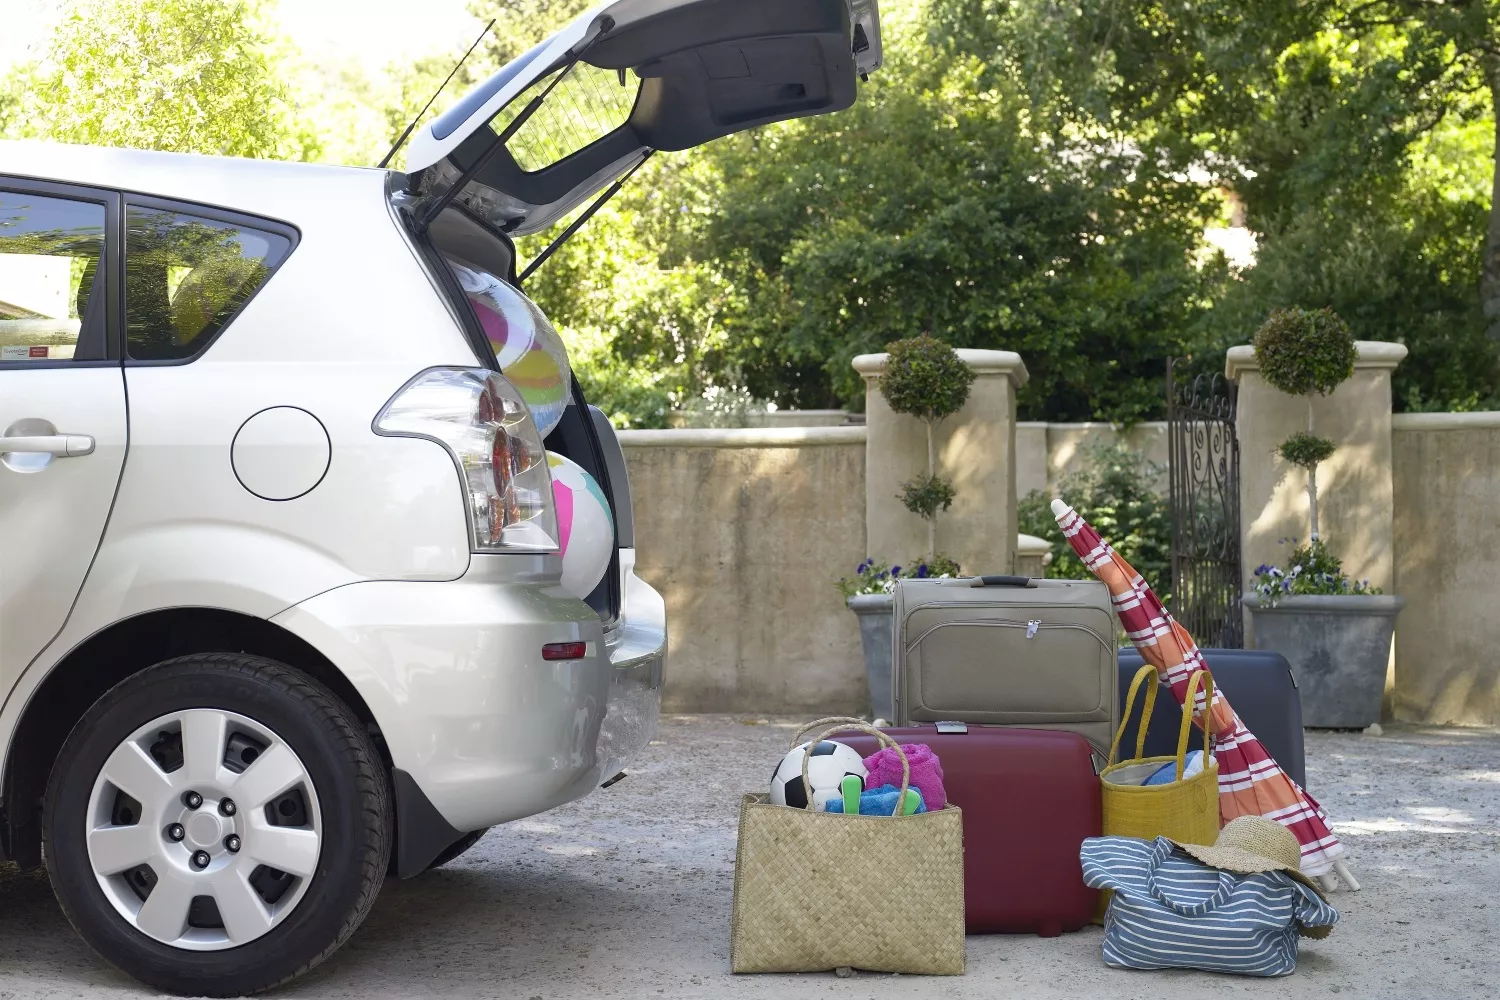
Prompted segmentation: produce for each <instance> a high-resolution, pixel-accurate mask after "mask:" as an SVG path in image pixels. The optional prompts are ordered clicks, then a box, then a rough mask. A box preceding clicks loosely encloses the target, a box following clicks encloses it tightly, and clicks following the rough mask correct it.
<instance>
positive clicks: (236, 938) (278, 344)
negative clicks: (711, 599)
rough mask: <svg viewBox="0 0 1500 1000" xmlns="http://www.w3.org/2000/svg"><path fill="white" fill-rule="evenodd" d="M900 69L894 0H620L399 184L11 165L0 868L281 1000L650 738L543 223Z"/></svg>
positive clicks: (818, 108) (618, 536)
mask: <svg viewBox="0 0 1500 1000" xmlns="http://www.w3.org/2000/svg"><path fill="white" fill-rule="evenodd" d="M879 61H880V44H879V24H878V17H877V13H876V10H875V4H874V2H873V0H756V2H753V3H752V2H746V0H614V2H610V3H605V4H603V5H601V6H600V7H598V8H597V9H595V10H593V11H591V12H590V13H588V14H586V15H585V16H583V17H582V18H580V19H578V20H577V21H576V22H574V23H573V24H571V25H569V26H568V27H567V28H565V29H564V30H563V31H561V32H560V33H558V34H557V35H556V36H554V37H552V38H550V39H547V40H546V41H544V42H542V43H541V44H540V45H538V46H537V47H536V48H534V49H532V50H531V51H530V52H528V53H526V54H525V55H523V56H521V57H520V58H519V59H517V60H515V61H514V62H513V63H511V64H510V65H508V66H506V67H505V68H503V69H502V70H500V71H499V72H498V73H496V74H495V75H494V76H493V77H491V78H490V79H489V80H488V81H486V82H485V83H484V84H482V85H481V86H479V87H478V88H477V89H476V90H474V91H473V92H472V93H470V94H468V95H467V96H465V97H464V98H463V99H462V100H460V101H459V102H458V103H457V104H456V105H455V106H454V107H453V108H452V110H450V111H448V112H447V113H445V114H443V115H441V116H439V117H438V118H436V119H434V120H433V121H431V122H430V123H428V124H426V125H424V126H423V127H422V128H420V129H418V130H416V131H415V133H414V134H413V136H412V139H411V145H410V149H409V154H408V158H407V167H406V170H405V171H404V172H396V171H389V170H384V169H347V168H331V167H320V166H310V165H305V164H288V163H273V162H265V161H252V160H233V159H220V158H210V157H197V156H184V155H172V154H161V153H146V152H134V151H126V150H112V149H95V148H87V147H67V146H56V145H47V144H18V143H0V539H3V542H0V754H3V757H0V852H3V856H4V857H5V858H8V859H10V860H12V861H15V862H17V863H18V864H20V865H21V866H22V867H36V866H38V865H40V864H42V863H43V862H44V861H45V864H46V866H47V868H48V871H49V873H50V876H51V879H52V884H53V886H54V887H55V890H56V892H57V896H58V899H59V901H60V902H61V904H62V907H63V909H64V911H65V912H66V913H67V915H68V917H69V919H70V920H71V921H72V923H73V925H74V926H75V927H76V928H77V929H78V931H79V933H80V934H81V935H82V936H83V937H84V938H85V939H86V940H87V941H88V942H89V944H90V945H92V946H93V947H94V948H95V949H96V950H97V951H98V952H99V953H100V954H102V955H103V956H104V957H105V958H106V959H108V960H109V961H110V962H112V963H114V964H115V965H117V966H119V967H120V968H122V969H124V970H125V971H126V972H128V973H130V974H131V975H134V976H136V977H137V978H139V979H141V980H143V981H145V982H146V983H149V984H150V985H152V986H155V987H157V988H160V989H163V990H167V991H171V992H179V993H193V994H208V995H214V996H227V995H237V994H245V993H253V992H257V991H260V990H265V989H268V988H271V987H274V986H276V985H278V984H280V983H284V982H286V981H288V980H290V979H292V978H294V977H296V976H297V975H299V974H301V973H302V972H304V971H306V970H307V969H309V968H311V967H312V966H313V965H315V964H317V963H318V962H319V961H321V960H322V959H323V958H325V957H327V956H328V955H329V954H331V953H332V952H333V951H334V950H335V949H337V948H338V947H339V945H340V944H342V943H343V941H344V940H345V939H347V938H348V936H349V935H350V934H352V933H353V931H354V930H355V928H356V927H357V926H358V925H359V923H360V921H361V920H362V919H363V918H364V916H365V914H366V912H367V911H368V910H369V908H370V906H371V904H372V903H373V901H374V899H375V896H376V893H377V892H378V890H379V887H380V885H381V882H382V880H383V879H384V878H385V877H386V875H387V874H388V873H390V874H394V875H396V876H398V877H403V878H404V877H410V876H413V875H417V874H419V873H421V872H423V871H425V870H427V869H429V868H431V867H433V866H435V865H440V864H443V863H444V862H446V861H448V860H451V859H452V858H454V857H457V856H458V855H459V854H460V853H462V852H463V851H464V850H466V849H468V848H469V847H470V846H472V845H473V844H474V842H475V841H476V840H478V838H479V836H480V835H481V834H482V833H483V832H484V831H485V830H486V829H487V828H489V827H491V826H494V825H495V824H498V823H504V822H506V821H509V820H513V819H517V818H520V817H524V816H528V815H531V814H534V813H537V812H540V811H543V810H546V809H551V808H553V807H556V806H558V805H560V804H562V803H565V802H568V801H571V800H573V799H576V798H578V797H580V796H582V795H585V794H587V793H588V792H589V791H591V790H593V789H595V788H597V787H599V786H600V785H602V784H608V783H609V781H610V779H611V778H612V777H613V776H616V775H618V774H619V773H620V771H621V769H622V768H623V766H624V764H625V762H626V761H627V760H628V759H630V757H631V755H632V754H634V753H636V752H637V751H639V750H640V749H641V748H642V747H643V746H644V745H645V744H646V743H647V742H648V741H649V740H650V738H651V736H652V734H653V732H654V730H655V726H656V719H657V712H658V708H659V703H660V690H661V682H662V668H663V662H664V659H665V651H666V616H665V610H664V605H663V601H662V598H661V596H660V595H659V594H657V592H656V591H654V590H653V589H652V588H651V587H649V586H648V585H647V584H646V583H644V582H643V581H641V580H640V579H639V578H638V577H637V576H636V574H635V572H634V567H635V549H634V544H635V542H634V530H633V526H632V518H631V499H630V488H629V483H628V481H627V476H626V471H625V464H624V460H623V455H622V453H621V450H620V446H619V443H618V441H617V439H616V436H615V433H614V431H613V430H612V429H611V427H610V425H609V422H608V421H607V420H606V419H605V418H604V416H603V414H602V413H601V412H600V411H599V410H597V409H595V408H593V407H590V406H589V405H588V403H587V401H586V400H585V399H584V398H583V395H582V393H581V392H580V390H579V388H578V384H577V381H576V380H574V379H572V378H571V376H570V375H569V374H568V362H567V359H566V353H565V351H563V350H562V349H561V341H560V339H559V338H558V337H557V335H556V333H555V331H553V330H552V328H551V326H550V324H548V322H547V320H546V317H545V316H543V315H542V314H541V312H540V310H538V309H537V308H536V307H535V305H534V304H532V303H531V302H530V300H528V299H526V298H525V296H524V295H523V294H522V293H521V291H520V289H521V287H522V284H523V278H524V277H525V275H524V274H519V273H518V268H517V260H516V253H515V249H514V244H513V239H514V237H516V236H518V235H523V234H527V233H534V232H539V231H542V230H544V229H546V228H548V227H549V226H551V225H552V224H554V223H555V222H557V221H558V220H560V219H562V218H563V217H564V216H565V215H567V214H568V213H569V212H570V211H572V210H574V209H576V208H578V207H580V206H582V205H583V203H584V202H585V201H586V200H587V199H589V198H590V197H593V196H594V195H596V194H597V193H598V192H599V191H601V190H604V191H605V194H604V197H608V195H609V194H610V193H612V191H613V190H615V189H616V188H617V187H618V184H617V183H616V182H617V181H619V180H621V179H622V178H623V177H625V176H626V175H628V174H629V173H630V172H631V171H633V170H634V169H635V168H636V167H637V166H638V165H639V164H640V163H641V162H642V161H643V160H644V159H645V158H646V157H647V156H648V155H650V154H651V153H652V152H653V151H655V150H681V149H686V148H689V147H692V146H696V145H699V144H701V143H704V142H708V141H710V140H712V139H714V138H716V137H719V136H723V135H728V134H730V133H733V132H736V131H739V130H742V129H745V128H749V127H752V126H755V125H760V124H764V123H767V122H773V121H779V120H784V119H789V118H795V117H800V116H806V115H814V114H821V113H825V112H831V111H836V110H839V109H841V108H844V107H847V106H848V105H849V104H850V103H852V102H853V100H854V98H855V91H856V86H857V84H856V80H857V78H858V77H859V76H860V75H861V74H863V73H867V72H869V71H871V70H873V69H875V68H876V67H877V66H878V65H879ZM631 76H633V79H631V78H630V77H631ZM586 214H587V213H586ZM565 235H566V234H565ZM544 258H545V255H543V259H544ZM518 331H519V332H524V333H525V335H526V337H525V343H524V344H521V345H520V347H518V346H517V345H518V343H519V341H518V339H517V338H518V336H519V333H518ZM591 503H593V504H596V506H594V507H593V508H589V505H590V504H591ZM586 508H588V509H592V511H593V514H594V517H593V519H592V520H589V518H588V517H587V516H586V513H587V511H586Z"/></svg>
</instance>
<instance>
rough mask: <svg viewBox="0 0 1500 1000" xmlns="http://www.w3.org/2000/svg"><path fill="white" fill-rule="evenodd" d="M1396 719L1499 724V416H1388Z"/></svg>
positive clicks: (1459, 414) (1393, 699) (1496, 414)
mask: <svg viewBox="0 0 1500 1000" xmlns="http://www.w3.org/2000/svg"><path fill="white" fill-rule="evenodd" d="M1392 462H1393V466H1392V472H1393V475H1392V479H1393V481H1394V486H1395V589H1394V592H1395V593H1398V594H1401V595H1402V596H1404V597H1405V598H1406V601H1407V604H1406V609H1405V610H1404V611H1402V612H1401V616H1400V617H1399V618H1398V619H1396V677H1395V689H1394V691H1393V692H1392V708H1393V710H1394V713H1395V715H1396V717H1397V718H1400V719H1408V720H1412V721H1417V722H1426V723H1459V724H1465V725H1489V726H1494V725H1500V614H1496V612H1495V598H1496V594H1497V593H1500V573H1497V570H1500V413H1413V414H1399V415H1397V416H1395V417H1393V418H1392Z"/></svg>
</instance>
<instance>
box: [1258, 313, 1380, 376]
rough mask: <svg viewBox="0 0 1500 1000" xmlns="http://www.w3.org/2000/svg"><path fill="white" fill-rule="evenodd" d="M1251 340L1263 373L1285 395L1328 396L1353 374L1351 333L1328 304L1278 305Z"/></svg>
mask: <svg viewBox="0 0 1500 1000" xmlns="http://www.w3.org/2000/svg"><path fill="white" fill-rule="evenodd" d="M1254 343H1255V360H1256V362H1257V363H1258V364H1259V365H1260V372H1261V375H1263V376H1264V377H1265V380H1266V381H1267V382H1269V383H1270V384H1271V386H1272V387H1273V388H1276V389H1280V390H1281V391H1282V392H1284V393H1286V394H1287V395H1289V396H1305V395H1309V394H1311V393H1318V394H1319V395H1322V396H1326V395H1328V394H1329V393H1330V392H1332V391H1333V390H1334V389H1335V388H1337V387H1338V385H1339V383H1340V382H1342V381H1344V380H1345V379H1346V378H1348V377H1349V376H1350V375H1353V374H1354V361H1355V357H1356V351H1355V347H1354V334H1353V333H1351V332H1350V330H1349V324H1348V323H1345V322H1344V321H1343V319H1342V318H1340V317H1339V315H1338V313H1336V312H1334V311H1333V310H1332V309H1299V308H1291V309H1277V310H1275V311H1273V312H1272V313H1271V315H1270V316H1269V317H1268V318H1267V319H1266V321H1265V323H1264V324H1262V325H1261V328H1260V329H1259V330H1257V331H1256V332H1255V341H1254Z"/></svg>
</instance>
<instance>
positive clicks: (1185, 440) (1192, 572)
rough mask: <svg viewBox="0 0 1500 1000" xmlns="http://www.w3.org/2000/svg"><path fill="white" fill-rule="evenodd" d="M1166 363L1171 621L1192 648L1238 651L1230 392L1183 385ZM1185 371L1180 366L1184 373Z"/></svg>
mask: <svg viewBox="0 0 1500 1000" xmlns="http://www.w3.org/2000/svg"><path fill="white" fill-rule="evenodd" d="M1186 360H1187V359H1185V358H1171V359H1169V360H1168V361H1167V446H1168V449H1169V451H1170V455H1171V462H1170V472H1169V477H1170V483H1171V502H1172V609H1171V610H1172V614H1173V615H1174V616H1175V617H1176V618H1177V620H1178V621H1180V622H1181V623H1182V625H1183V627H1184V628H1186V629H1187V630H1188V631H1189V632H1191V633H1192V635H1193V638H1194V639H1195V640H1197V642H1198V644H1199V645H1200V646H1204V647H1213V646H1218V647H1221V648H1227V649H1239V648H1241V647H1243V646H1244V644H1245V627H1244V620H1243V618H1242V616H1241V611H1240V595H1241V588H1242V587H1243V586H1244V577H1243V575H1242V573H1241V568H1240V446H1239V440H1238V439H1237V438H1236V437H1235V432H1234V415H1235V402H1236V397H1237V389H1238V387H1237V386H1235V385H1234V384H1233V383H1232V382H1229V381H1227V380H1226V379H1225V378H1224V377H1223V376H1222V375H1220V374H1217V373H1215V374H1213V375H1197V376H1195V377H1193V378H1191V379H1189V380H1183V378H1182V373H1181V372H1180V371H1179V370H1178V366H1179V364H1180V363H1182V362H1185V361H1186ZM1184 367H1185V366H1184Z"/></svg>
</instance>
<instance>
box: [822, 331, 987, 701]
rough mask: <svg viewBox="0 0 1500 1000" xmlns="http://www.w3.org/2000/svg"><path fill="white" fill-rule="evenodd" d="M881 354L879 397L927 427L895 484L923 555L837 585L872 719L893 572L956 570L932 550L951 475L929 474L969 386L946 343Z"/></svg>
mask: <svg viewBox="0 0 1500 1000" xmlns="http://www.w3.org/2000/svg"><path fill="white" fill-rule="evenodd" d="M886 351H887V352H888V357H887V359H886V366H885V371H884V373H883V374H882V375H881V376H880V394H881V395H882V396H884V397H885V400H886V402H887V403H889V404H890V407H891V409H892V410H894V411H895V412H897V413H904V414H907V415H909V416H913V417H916V418H917V419H919V420H921V421H922V422H923V423H924V424H925V425H926V430H927V472H926V473H925V474H924V475H918V476H915V477H913V478H912V479H910V480H908V481H907V482H905V483H903V484H902V487H901V495H900V499H901V502H902V504H904V505H905V507H906V509H907V510H909V511H911V512H912V513H913V514H916V515H917V516H918V517H920V518H922V519H923V520H925V521H926V522H927V553H926V555H925V556H924V557H923V558H921V559H917V560H914V561H912V562H911V563H909V564H908V565H907V566H906V567H905V568H904V570H903V567H901V566H899V565H898V566H892V567H889V568H888V567H887V566H886V565H885V564H884V563H879V562H876V561H875V560H874V559H866V560H865V561H864V562H862V563H860V564H859V566H858V568H857V569H856V570H855V575H854V577H853V578H852V579H851V578H846V579H842V580H840V581H839V582H838V586H839V590H840V591H841V592H842V593H843V595H844V599H845V601H846V602H847V604H848V606H849V609H850V610H851V611H853V612H854V613H855V614H856V615H858V616H859V634H860V643H861V645H862V647H863V649H864V656H865V681H866V683H867V684H868V686H869V691H870V706H871V712H872V713H873V715H874V717H875V718H876V719H877V720H878V719H889V718H890V716H891V712H892V710H893V709H892V690H891V668H892V666H893V664H894V659H893V650H892V648H891V637H892V621H891V605H892V598H891V591H892V590H893V589H894V588H895V585H896V580H897V578H899V577H902V576H907V577H914V578H922V577H938V578H942V577H954V576H957V575H958V573H959V568H958V566H957V564H955V563H954V562H953V561H952V560H950V559H946V558H944V557H943V556H941V555H939V554H938V551H937V517H938V514H939V513H940V512H941V511H945V510H947V509H948V508H949V507H951V506H952V505H953V498H954V495H955V494H954V487H953V483H952V481H951V480H949V479H946V478H944V477H942V476H939V475H938V473H937V428H938V425H939V424H941V423H942V422H943V420H944V419H945V418H947V417H950V416H952V415H953V414H955V413H957V412H958V411H959V410H961V409H963V406H964V403H966V402H967V401H968V399H969V389H970V388H971V387H972V386H973V384H974V378H975V375H974V371H973V370H972V369H971V368H970V367H969V366H968V365H967V364H965V363H964V361H963V359H962V358H960V357H959V356H958V352H957V351H955V350H954V349H953V348H952V347H950V346H949V345H948V344H946V343H944V342H943V341H941V340H938V339H936V338H934V337H931V336H928V335H927V334H923V335H922V336H920V337H912V338H909V339H907V340H898V341H896V342H895V343H893V344H890V345H888V346H887V347H886Z"/></svg>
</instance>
